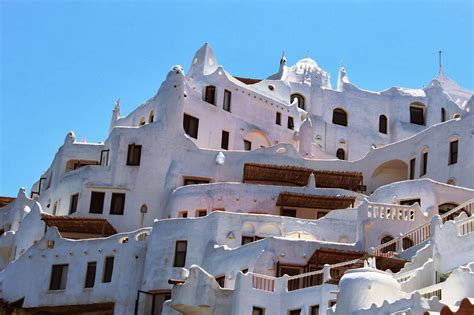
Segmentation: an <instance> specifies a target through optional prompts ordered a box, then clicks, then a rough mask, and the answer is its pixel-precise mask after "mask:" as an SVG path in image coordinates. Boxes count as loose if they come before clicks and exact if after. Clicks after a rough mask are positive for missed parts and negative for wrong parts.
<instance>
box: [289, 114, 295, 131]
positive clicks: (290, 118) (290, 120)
mask: <svg viewBox="0 0 474 315" xmlns="http://www.w3.org/2000/svg"><path fill="white" fill-rule="evenodd" d="M288 129H291V130H293V129H295V122H294V120H293V117H288Z"/></svg>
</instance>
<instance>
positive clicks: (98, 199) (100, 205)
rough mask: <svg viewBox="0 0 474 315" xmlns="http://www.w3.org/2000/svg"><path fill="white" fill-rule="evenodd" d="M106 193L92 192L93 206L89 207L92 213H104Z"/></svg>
mask: <svg viewBox="0 0 474 315" xmlns="http://www.w3.org/2000/svg"><path fill="white" fill-rule="evenodd" d="M104 199H105V192H98V191H93V192H91V204H90V206H89V212H90V213H103V212H104Z"/></svg>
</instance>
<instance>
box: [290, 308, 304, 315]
mask: <svg viewBox="0 0 474 315" xmlns="http://www.w3.org/2000/svg"><path fill="white" fill-rule="evenodd" d="M300 314H301V309H297V310H291V311H289V312H288V315H300Z"/></svg>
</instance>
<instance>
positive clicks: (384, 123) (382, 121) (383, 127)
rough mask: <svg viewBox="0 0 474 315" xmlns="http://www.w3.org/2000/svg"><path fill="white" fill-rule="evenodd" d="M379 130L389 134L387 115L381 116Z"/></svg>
mask: <svg viewBox="0 0 474 315" xmlns="http://www.w3.org/2000/svg"><path fill="white" fill-rule="evenodd" d="M379 132H380V133H384V134H387V116H385V115H380V116H379Z"/></svg>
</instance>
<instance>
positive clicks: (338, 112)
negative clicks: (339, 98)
mask: <svg viewBox="0 0 474 315" xmlns="http://www.w3.org/2000/svg"><path fill="white" fill-rule="evenodd" d="M347 116H348V115H347V112H346V111H345V110H344V109H342V108H340V107H338V108H334V109H333V111H332V123H333V124H334V125H338V126H343V127H347V126H348V125H349V119H348V117H347Z"/></svg>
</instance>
